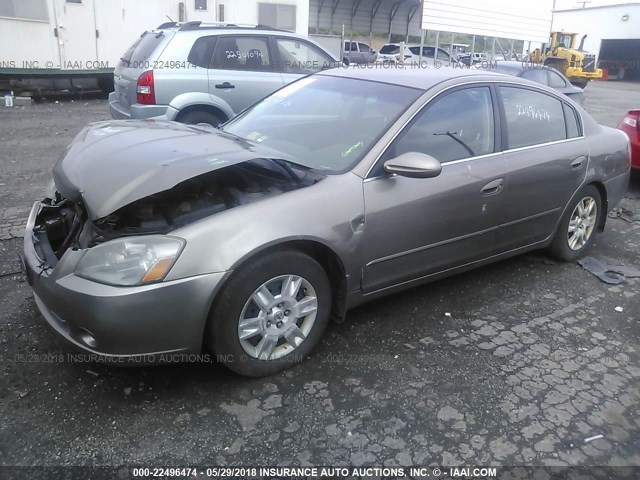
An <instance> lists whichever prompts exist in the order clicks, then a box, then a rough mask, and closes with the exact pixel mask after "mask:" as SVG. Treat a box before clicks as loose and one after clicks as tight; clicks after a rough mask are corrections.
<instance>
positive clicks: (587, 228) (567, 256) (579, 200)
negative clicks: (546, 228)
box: [549, 185, 603, 262]
mask: <svg viewBox="0 0 640 480" xmlns="http://www.w3.org/2000/svg"><path fill="white" fill-rule="evenodd" d="M591 205H592V206H593V207H591ZM580 208H582V209H583V211H586V210H588V211H587V212H586V215H588V217H586V218H585V215H581V212H580ZM592 208H593V209H595V215H593V212H592ZM602 214H603V212H602V197H601V196H600V192H599V191H598V189H597V188H596V187H595V186H593V185H588V186H587V187H585V188H583V189H582V190H580V192H578V194H577V195H576V196H575V197H574V198H573V200H572V201H571V205H570V206H569V208H568V209H567V211H566V212H565V214H564V216H563V217H562V220H561V221H560V225H559V226H558V231H557V232H556V235H555V237H554V239H553V242H552V243H551V246H550V247H549V251H550V253H551V255H553V256H554V257H555V258H557V259H559V260H563V261H565V262H573V261H575V260H577V259H579V258H581V257H583V256H584V255H585V254H586V253H587V251H588V250H589V248H591V245H592V244H593V240H594V238H595V236H596V232H597V229H598V225H600V219H601V216H602ZM576 216H578V217H580V219H576ZM576 220H577V225H575V224H576ZM570 223H571V228H573V229H574V232H573V233H571V232H570V231H569V228H570ZM583 228H584V229H583ZM576 229H577V230H576ZM581 232H583V233H584V235H586V240H585V239H584V237H583V236H582V233H581ZM575 235H578V237H575Z"/></svg>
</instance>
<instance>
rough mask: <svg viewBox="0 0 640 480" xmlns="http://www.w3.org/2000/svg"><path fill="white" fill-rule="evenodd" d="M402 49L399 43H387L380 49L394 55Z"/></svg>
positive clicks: (385, 53) (381, 51)
mask: <svg viewBox="0 0 640 480" xmlns="http://www.w3.org/2000/svg"><path fill="white" fill-rule="evenodd" d="M399 51H400V47H399V46H398V45H385V46H384V47H382V48H381V49H380V53H382V54H383V55H393V54H394V53H398V52H399Z"/></svg>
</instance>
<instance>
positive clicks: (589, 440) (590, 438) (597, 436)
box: [584, 435, 604, 443]
mask: <svg viewBox="0 0 640 480" xmlns="http://www.w3.org/2000/svg"><path fill="white" fill-rule="evenodd" d="M601 438H604V435H594V436H593V437H589V438H585V439H584V443H589V442H593V441H594V440H599V439H601Z"/></svg>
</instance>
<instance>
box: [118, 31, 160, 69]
mask: <svg viewBox="0 0 640 480" xmlns="http://www.w3.org/2000/svg"><path fill="white" fill-rule="evenodd" d="M163 38H164V33H161V32H160V33H153V32H145V33H143V34H142V37H140V38H139V39H138V40H136V42H135V43H134V44H133V45H131V47H129V50H127V51H126V52H125V54H124V55H123V56H122V57H121V58H120V60H122V62H123V63H124V65H125V66H126V67H133V68H145V67H144V66H142V65H141V64H142V63H144V62H146V61H147V60H148V59H149V57H150V56H151V54H152V53H153V52H154V50H155V49H156V48H157V47H158V45H159V44H160V43H161V42H162V40H163Z"/></svg>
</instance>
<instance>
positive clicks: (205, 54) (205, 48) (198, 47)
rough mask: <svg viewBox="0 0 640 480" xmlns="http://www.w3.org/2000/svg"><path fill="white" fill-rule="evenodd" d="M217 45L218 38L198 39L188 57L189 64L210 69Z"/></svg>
mask: <svg viewBox="0 0 640 480" xmlns="http://www.w3.org/2000/svg"><path fill="white" fill-rule="evenodd" d="M215 43H216V37H200V38H199V39H197V40H196V41H195V43H194V44H193V47H191V51H190V52H189V56H188V57H187V60H188V62H189V63H191V64H192V65H197V66H198V67H202V68H209V62H210V61H211V54H212V53H213V46H214V45H215Z"/></svg>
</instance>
